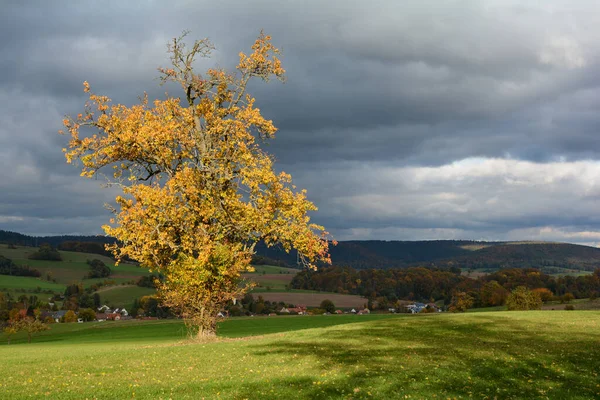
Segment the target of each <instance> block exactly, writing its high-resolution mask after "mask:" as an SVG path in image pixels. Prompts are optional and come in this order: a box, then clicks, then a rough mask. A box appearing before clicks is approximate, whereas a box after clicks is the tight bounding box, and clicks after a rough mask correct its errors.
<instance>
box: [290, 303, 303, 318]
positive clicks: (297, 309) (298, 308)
mask: <svg viewBox="0 0 600 400" xmlns="http://www.w3.org/2000/svg"><path fill="white" fill-rule="evenodd" d="M288 311H289V312H291V313H292V312H295V313H297V314H298V315H303V314H306V305H304V304H298V305H297V306H296V307H290V308H288Z"/></svg>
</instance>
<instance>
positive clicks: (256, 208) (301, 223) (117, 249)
mask: <svg viewBox="0 0 600 400" xmlns="http://www.w3.org/2000/svg"><path fill="white" fill-rule="evenodd" d="M184 37H185V33H184V35H182V36H181V37H179V38H175V39H173V41H172V43H171V44H170V45H169V53H170V55H171V62H172V68H159V71H160V73H161V79H162V82H163V83H166V82H175V83H177V84H179V85H180V86H181V87H182V89H183V94H184V100H183V101H181V100H180V99H179V98H176V97H169V96H168V97H167V99H166V100H155V101H154V102H152V103H150V102H149V101H148V98H147V96H144V97H143V98H142V99H141V103H140V104H138V105H134V106H132V107H127V106H124V105H113V104H111V102H110V99H109V98H108V97H106V96H99V95H95V94H90V95H89V101H88V102H87V103H86V106H85V111H84V113H82V114H79V115H78V116H77V117H76V118H70V117H68V118H65V119H64V121H63V123H64V125H65V127H66V129H67V130H68V132H69V133H70V136H71V139H70V141H69V146H68V149H65V150H64V151H65V153H66V158H67V162H69V163H70V162H73V161H75V160H79V161H80V162H81V163H82V165H83V168H82V175H83V176H86V177H94V176H96V175H97V174H99V173H100V171H101V170H104V169H106V168H111V169H112V175H111V177H110V178H108V179H109V181H110V183H111V184H113V185H116V186H118V187H119V188H120V189H121V190H122V192H123V195H122V196H118V197H117V198H116V202H117V208H114V209H112V211H113V213H114V215H115V217H114V219H113V220H111V225H106V226H104V227H103V228H104V231H105V232H106V233H107V234H108V235H110V236H112V237H115V238H116V239H117V240H118V242H119V243H118V244H115V245H112V246H108V248H109V249H110V250H111V251H113V254H114V255H115V258H116V260H117V263H118V262H119V261H121V260H123V259H124V258H126V257H128V258H131V259H134V260H137V261H138V262H139V263H140V264H141V265H142V266H143V267H146V268H149V269H150V270H151V271H154V270H157V271H158V272H159V273H161V274H163V275H164V281H162V282H161V283H160V285H159V287H158V290H159V293H160V296H161V299H162V301H163V303H164V304H165V305H167V306H169V307H171V308H172V309H173V310H175V311H177V312H178V313H179V314H180V315H182V316H183V317H184V319H185V321H186V322H187V323H188V326H189V327H190V328H191V330H192V331H194V332H196V334H197V335H198V336H199V337H204V336H212V335H214V334H215V331H216V315H217V313H218V312H219V311H220V310H221V308H222V307H223V305H224V304H225V303H226V302H227V301H229V300H231V299H232V298H236V297H239V296H240V295H242V294H243V292H244V290H245V289H244V287H243V286H240V285H239V281H240V276H241V273H242V272H245V271H247V270H251V266H250V260H251V258H252V255H253V253H254V247H255V245H256V243H257V242H259V241H262V242H264V243H265V244H266V245H267V246H272V245H274V244H277V243H279V244H281V245H282V247H283V248H284V249H285V250H286V251H290V250H291V249H292V248H295V249H296V250H297V251H298V254H299V258H300V259H301V260H302V261H303V263H304V264H305V265H306V266H307V267H309V268H315V266H316V264H317V263H318V262H330V260H329V255H328V241H327V240H326V237H327V233H326V232H325V231H324V228H323V227H322V226H319V225H316V224H314V223H311V222H310V218H309V216H308V215H307V214H308V213H309V212H310V211H314V210H316V207H315V206H314V204H313V203H311V202H310V201H309V200H308V199H307V198H306V191H305V190H301V191H298V190H296V187H295V186H293V185H292V180H291V176H290V175H289V174H286V173H284V172H281V173H279V174H278V173H276V172H275V171H274V167H273V164H274V161H273V158H272V157H271V156H270V155H269V154H267V153H266V152H264V151H263V150H262V149H261V147H260V144H261V142H264V141H266V140H267V139H271V138H273V137H274V134H275V132H276V128H275V126H274V125H273V122H272V121H270V120H267V119H265V118H264V117H263V116H262V115H261V112H260V110H259V109H258V108H256V107H255V99H254V98H253V97H252V96H250V95H249V94H248V93H247V86H248V83H249V82H250V81H251V80H252V79H255V78H258V79H262V80H263V81H268V80H269V79H270V78H273V77H274V78H277V79H283V78H284V72H285V71H284V69H283V68H282V67H281V62H280V60H279V59H278V57H277V55H278V54H279V50H278V49H277V48H276V47H274V46H273V45H272V44H271V41H270V39H271V38H270V37H269V36H267V35H264V34H263V33H261V34H260V36H259V37H258V39H257V40H256V42H255V43H254V45H253V46H252V50H253V52H252V53H251V54H250V55H246V54H244V53H240V55H239V63H238V66H237V71H236V72H235V73H228V72H226V71H225V70H223V69H209V70H208V71H207V72H206V74H205V75H200V74H198V73H196V72H195V71H194V68H193V63H194V60H195V58H197V57H208V56H209V55H210V53H211V51H212V50H213V46H212V44H211V43H210V42H209V41H208V40H206V39H205V40H199V41H196V42H194V43H193V45H192V46H191V47H190V48H187V47H186V45H185V43H184ZM84 91H85V92H88V93H91V92H90V86H89V84H88V83H87V82H84ZM86 129H87V130H89V134H86V132H87V131H86Z"/></svg>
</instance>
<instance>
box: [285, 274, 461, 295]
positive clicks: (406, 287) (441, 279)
mask: <svg viewBox="0 0 600 400" xmlns="http://www.w3.org/2000/svg"><path fill="white" fill-rule="evenodd" d="M457 272H460V271H449V270H441V269H432V268H423V267H414V268H403V269H386V270H381V269H365V270H356V269H353V268H350V267H326V268H321V269H319V270H317V271H302V272H300V273H298V274H297V275H296V276H295V277H294V278H293V279H292V282H291V283H290V285H291V287H292V288H294V289H308V290H321V291H327V292H337V293H343V294H356V295H360V296H364V297H367V298H371V299H375V298H377V297H385V298H387V299H388V300H391V301H395V300H397V299H411V300H412V299H415V300H420V299H423V300H426V301H428V300H429V299H431V298H433V299H446V298H447V299H448V301H449V300H450V298H451V296H452V292H453V290H454V288H456V287H457V286H458V285H459V284H460V283H462V282H464V281H467V280H469V278H466V277H464V276H461V275H460V274H459V273H457Z"/></svg>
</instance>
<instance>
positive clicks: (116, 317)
mask: <svg viewBox="0 0 600 400" xmlns="http://www.w3.org/2000/svg"><path fill="white" fill-rule="evenodd" d="M106 319H107V320H111V321H120V320H121V314H118V313H110V314H107V315H106Z"/></svg>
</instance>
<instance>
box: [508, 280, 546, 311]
mask: <svg viewBox="0 0 600 400" xmlns="http://www.w3.org/2000/svg"><path fill="white" fill-rule="evenodd" d="M506 306H507V307H508V309H509V310H510V311H517V310H521V311H525V310H541V308H542V299H541V297H540V294H539V293H538V292H534V291H531V290H529V289H527V288H526V287H525V286H519V287H517V288H516V289H515V290H513V291H512V292H511V293H510V295H509V296H508V298H507V299H506Z"/></svg>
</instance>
